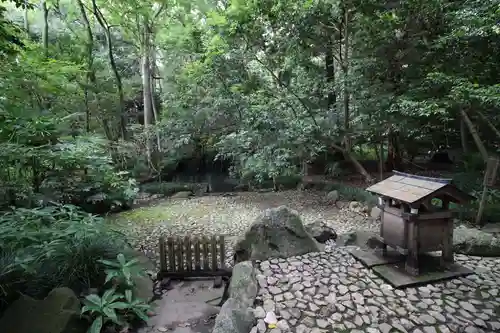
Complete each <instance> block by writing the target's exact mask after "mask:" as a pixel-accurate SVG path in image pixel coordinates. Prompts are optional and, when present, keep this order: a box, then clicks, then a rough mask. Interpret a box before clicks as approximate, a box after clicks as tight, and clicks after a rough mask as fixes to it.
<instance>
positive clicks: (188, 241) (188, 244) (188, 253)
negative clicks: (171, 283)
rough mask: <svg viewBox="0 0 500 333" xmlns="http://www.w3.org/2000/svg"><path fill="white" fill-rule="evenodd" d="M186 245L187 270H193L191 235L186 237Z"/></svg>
mask: <svg viewBox="0 0 500 333" xmlns="http://www.w3.org/2000/svg"><path fill="white" fill-rule="evenodd" d="M184 245H185V246H186V249H185V250H186V270H187V271H188V272H190V271H192V270H193V255H192V253H191V237H189V236H186V237H184Z"/></svg>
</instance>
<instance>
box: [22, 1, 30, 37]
mask: <svg viewBox="0 0 500 333" xmlns="http://www.w3.org/2000/svg"><path fill="white" fill-rule="evenodd" d="M28 12H29V11H28V0H24V11H23V14H24V15H23V18H24V22H23V23H24V30H25V31H26V34H28V35H29V33H30V22H29V20H28Z"/></svg>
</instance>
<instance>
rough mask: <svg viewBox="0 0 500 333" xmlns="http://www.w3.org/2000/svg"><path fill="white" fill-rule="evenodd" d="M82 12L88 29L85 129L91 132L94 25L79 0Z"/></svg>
mask: <svg viewBox="0 0 500 333" xmlns="http://www.w3.org/2000/svg"><path fill="white" fill-rule="evenodd" d="M78 6H79V7H80V13H81V15H82V19H83V22H84V23H85V28H86V31H87V76H86V78H85V89H84V100H85V131H86V132H87V133H89V132H90V106H89V84H90V83H91V82H92V83H93V85H94V86H95V83H96V82H95V72H94V68H93V67H94V54H93V50H94V36H93V34H92V27H91V26H90V22H89V19H88V16H87V13H86V12H85V7H84V6H83V3H82V0H78Z"/></svg>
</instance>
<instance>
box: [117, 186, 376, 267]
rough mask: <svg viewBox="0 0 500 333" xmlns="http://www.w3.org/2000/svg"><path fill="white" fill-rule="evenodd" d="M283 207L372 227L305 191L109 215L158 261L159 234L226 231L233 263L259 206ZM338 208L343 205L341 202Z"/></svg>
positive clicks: (163, 204) (309, 218)
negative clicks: (240, 239)
mask: <svg viewBox="0 0 500 333" xmlns="http://www.w3.org/2000/svg"><path fill="white" fill-rule="evenodd" d="M281 205H286V206H288V207H289V208H291V209H294V210H296V211H298V212H299V214H300V216H301V218H302V220H303V222H304V224H307V223H311V222H314V221H316V220H322V221H324V222H326V223H327V224H328V225H329V226H330V227H332V228H333V229H334V230H335V231H336V232H337V234H341V233H345V232H348V231H351V230H356V229H376V228H378V223H377V222H372V221H370V220H369V219H368V218H367V216H366V215H364V214H360V213H357V212H353V211H350V210H349V209H347V208H345V209H339V208H338V207H337V206H335V205H334V204H332V203H330V202H328V200H327V199H326V196H325V194H324V193H317V192H309V191H283V192H264V193H258V192H242V193H235V194H231V195H228V196H222V195H210V196H202V197H194V198H190V199H165V200H160V201H157V202H155V203H152V205H151V206H148V207H141V208H137V209H133V210H130V211H127V212H123V213H121V214H117V215H114V216H113V217H110V220H112V221H113V222H116V223H117V224H118V225H119V226H120V229H122V231H123V232H124V233H125V234H126V235H127V236H128V237H129V239H130V242H131V243H132V245H133V246H134V247H136V248H137V249H138V250H141V251H142V252H144V253H145V254H146V255H147V256H148V257H149V258H151V259H153V260H155V261H156V262H157V263H158V239H159V237H161V236H185V235H191V236H195V235H196V236H211V235H224V236H225V239H226V243H227V244H226V252H227V253H226V258H227V264H228V265H232V253H233V252H232V244H233V243H234V241H235V240H236V239H237V238H238V236H241V235H243V234H244V233H245V231H246V230H247V229H248V227H249V226H250V225H251V224H252V222H253V221H254V220H255V218H256V217H257V216H258V215H259V214H260V213H262V211H263V210H265V209H267V208H272V207H278V206H281ZM340 206H342V204H340Z"/></svg>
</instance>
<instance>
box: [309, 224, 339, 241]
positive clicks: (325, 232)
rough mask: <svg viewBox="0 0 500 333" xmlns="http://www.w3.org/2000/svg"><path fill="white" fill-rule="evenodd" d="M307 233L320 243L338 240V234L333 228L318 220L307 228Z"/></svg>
mask: <svg viewBox="0 0 500 333" xmlns="http://www.w3.org/2000/svg"><path fill="white" fill-rule="evenodd" d="M305 228H306V231H307V232H308V233H309V234H310V235H311V236H313V237H314V239H315V240H317V241H318V242H320V243H326V241H328V240H330V239H331V240H336V239H337V233H336V232H335V230H333V228H331V227H330V226H328V224H326V222H324V221H321V220H318V221H314V222H313V223H309V224H307V225H306V226H305Z"/></svg>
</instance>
